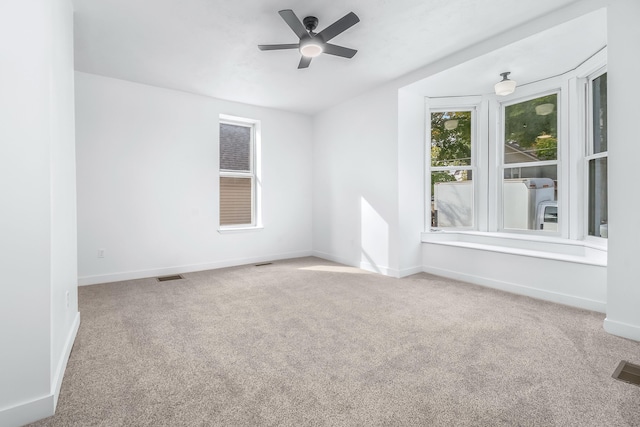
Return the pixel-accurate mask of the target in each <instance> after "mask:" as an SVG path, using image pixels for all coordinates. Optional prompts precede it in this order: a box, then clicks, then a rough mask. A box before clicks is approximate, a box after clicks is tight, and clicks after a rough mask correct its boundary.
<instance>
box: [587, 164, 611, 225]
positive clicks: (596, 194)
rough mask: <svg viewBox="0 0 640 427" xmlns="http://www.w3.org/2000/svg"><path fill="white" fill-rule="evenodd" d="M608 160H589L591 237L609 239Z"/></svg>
mask: <svg viewBox="0 0 640 427" xmlns="http://www.w3.org/2000/svg"><path fill="white" fill-rule="evenodd" d="M607 188H608V186H607V158H606V157H601V158H599V159H593V160H589V235H590V236H596V237H608V234H609V233H608V231H609V230H608V227H609V225H608V218H607Z"/></svg>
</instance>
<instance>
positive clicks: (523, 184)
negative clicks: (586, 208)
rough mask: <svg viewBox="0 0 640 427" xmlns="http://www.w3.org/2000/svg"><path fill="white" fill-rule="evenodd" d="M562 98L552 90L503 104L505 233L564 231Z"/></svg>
mask: <svg viewBox="0 0 640 427" xmlns="http://www.w3.org/2000/svg"><path fill="white" fill-rule="evenodd" d="M559 98H560V95H559V93H558V92H551V93H547V94H542V95H541V94H536V95H535V96H534V97H528V98H526V99H519V100H517V101H515V102H513V101H512V102H506V103H503V104H502V105H501V124H502V132H501V138H500V140H501V141H502V143H501V146H502V152H501V155H500V158H501V161H500V162H499V170H500V171H501V173H500V175H501V177H502V179H501V181H502V182H501V184H500V187H499V188H500V191H499V196H500V200H501V209H500V210H499V218H500V220H501V222H500V224H499V229H500V230H502V231H518V232H535V233H540V232H544V233H548V234H553V235H557V234H558V232H559V223H558V212H559V211H561V208H559V206H558V205H559V202H558V187H559V185H558V184H559V183H561V181H562V180H561V177H560V162H559V152H560V150H559V147H560V146H561V144H562V141H561V139H560V132H559V124H560V123H559V120H558V117H559V115H558V105H559Z"/></svg>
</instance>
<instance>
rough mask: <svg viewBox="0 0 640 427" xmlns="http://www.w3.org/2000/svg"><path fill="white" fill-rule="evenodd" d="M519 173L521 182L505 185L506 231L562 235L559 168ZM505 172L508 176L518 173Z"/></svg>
mask: <svg viewBox="0 0 640 427" xmlns="http://www.w3.org/2000/svg"><path fill="white" fill-rule="evenodd" d="M512 169H517V174H519V175H520V177H518V178H507V179H505V180H504V181H503V190H502V197H503V200H502V205H503V210H502V220H503V227H504V228H505V229H512V230H542V231H549V232H553V231H558V225H557V224H558V202H557V200H558V197H557V188H556V187H557V186H556V182H557V167H556V166H555V165H553V166H542V167H540V166H533V167H523V168H512ZM512 169H505V175H507V174H508V175H516V173H515V172H516V171H514V170H512Z"/></svg>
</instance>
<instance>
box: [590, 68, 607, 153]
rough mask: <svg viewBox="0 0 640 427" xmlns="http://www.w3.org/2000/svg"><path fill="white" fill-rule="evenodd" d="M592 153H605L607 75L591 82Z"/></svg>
mask: <svg viewBox="0 0 640 427" xmlns="http://www.w3.org/2000/svg"><path fill="white" fill-rule="evenodd" d="M592 88H593V153H594V154H595V153H602V152H603V151H607V75H606V74H603V75H601V76H600V77H598V78H597V79H594V80H593V83H592Z"/></svg>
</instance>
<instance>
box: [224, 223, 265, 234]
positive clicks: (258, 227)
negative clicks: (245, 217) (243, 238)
mask: <svg viewBox="0 0 640 427" xmlns="http://www.w3.org/2000/svg"><path fill="white" fill-rule="evenodd" d="M263 229H264V227H263V226H261V225H247V226H244V225H238V226H231V225H230V226H228V227H220V228H218V233H220V234H227V233H243V232H247V231H260V230H263Z"/></svg>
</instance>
